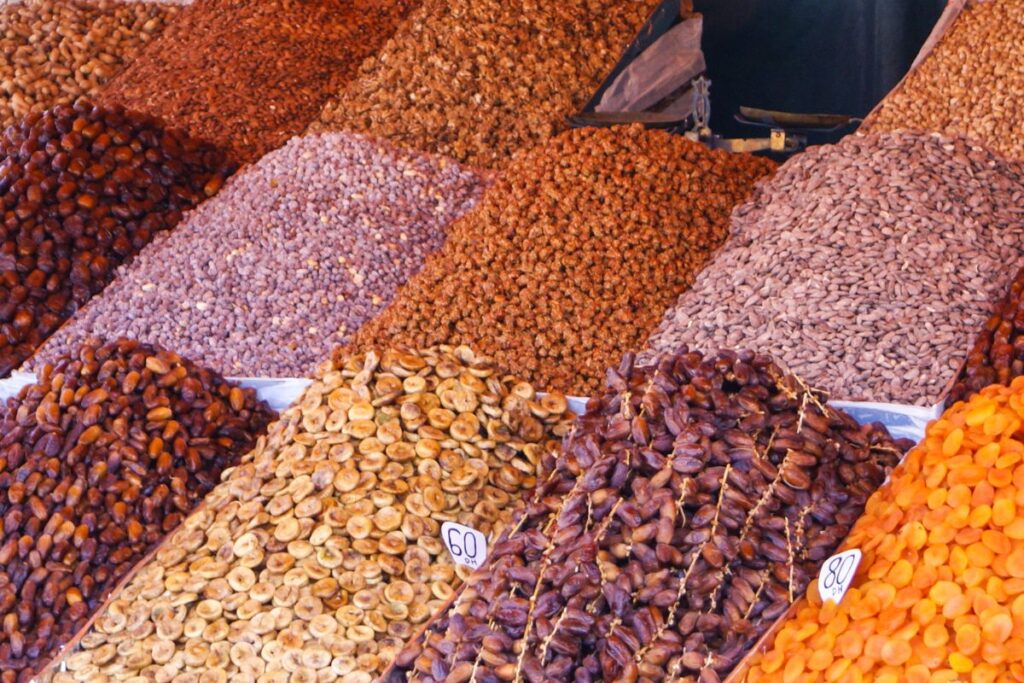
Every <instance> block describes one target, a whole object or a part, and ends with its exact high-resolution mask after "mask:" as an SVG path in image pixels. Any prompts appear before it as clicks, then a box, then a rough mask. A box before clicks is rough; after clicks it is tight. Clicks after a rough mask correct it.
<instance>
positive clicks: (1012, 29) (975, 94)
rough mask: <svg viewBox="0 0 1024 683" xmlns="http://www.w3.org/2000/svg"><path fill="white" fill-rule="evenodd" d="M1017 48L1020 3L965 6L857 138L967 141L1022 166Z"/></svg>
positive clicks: (1022, 96)
mask: <svg viewBox="0 0 1024 683" xmlns="http://www.w3.org/2000/svg"><path fill="white" fill-rule="evenodd" d="M963 5H964V3H961V6H963ZM1022 42H1024V0H999V1H998V2H988V1H978V2H967V3H966V6H965V7H963V9H962V10H961V13H960V15H959V16H958V17H957V18H956V20H955V21H954V22H953V24H952V25H951V26H950V27H949V28H948V29H947V30H946V33H945V35H943V36H942V39H941V40H940V41H939V43H938V45H936V46H935V48H934V50H932V52H931V54H929V55H928V57H927V58H926V59H925V60H924V61H922V62H921V63H920V64H919V65H918V66H917V67H916V68H915V69H914V70H913V71H912V72H911V73H910V75H908V76H907V78H906V80H905V81H904V82H903V83H902V84H900V85H899V87H897V88H896V90H894V91H893V92H892V93H891V94H889V95H888V96H887V97H886V98H885V100H883V101H882V106H881V107H879V109H878V111H876V112H875V113H874V114H873V115H872V116H870V117H869V118H868V120H867V121H865V123H864V125H863V126H862V130H863V131H865V132H872V133H877V132H884V131H893V130H919V131H939V132H942V133H943V134H945V135H949V136H957V135H965V136H967V137H969V138H972V139H973V140H974V141H976V142H979V143H981V144H982V145H984V146H985V147H987V148H989V149H991V150H993V151H995V152H998V153H999V154H1001V155H1002V156H1005V157H1007V158H1010V159H1024V137H1022V136H1021V134H1020V131H1021V127H1022V126H1024V60H1022V59H1021V58H1020V46H1021V43H1022Z"/></svg>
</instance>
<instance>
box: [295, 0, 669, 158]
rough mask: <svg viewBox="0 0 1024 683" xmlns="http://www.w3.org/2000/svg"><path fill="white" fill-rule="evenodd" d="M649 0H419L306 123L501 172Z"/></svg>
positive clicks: (613, 51) (582, 91)
mask: <svg viewBox="0 0 1024 683" xmlns="http://www.w3.org/2000/svg"><path fill="white" fill-rule="evenodd" d="M657 4H658V3H657V2H654V1H653V0H559V2H537V1H536V0H512V1H511V2H510V1H508V0H427V1H426V2H425V3H424V4H423V6H422V7H421V8H420V9H419V11H417V12H416V13H415V14H413V15H412V16H411V17H410V20H409V22H408V23H407V24H406V25H405V26H403V27H402V28H401V30H399V31H398V32H397V33H396V34H395V37H394V38H393V39H392V40H391V41H389V42H388V44H387V45H386V46H385V47H384V48H383V49H382V50H381V51H380V53H379V54H377V56H376V57H372V58H370V59H367V60H366V62H364V64H363V66H362V68H361V69H360V72H359V75H358V78H357V79H356V80H354V81H352V83H351V84H350V85H348V86H347V87H345V88H344V89H342V91H341V93H340V95H339V96H338V98H337V99H336V100H334V101H332V102H331V103H330V104H328V105H327V107H325V108H324V111H323V113H322V114H321V116H320V122H318V123H315V124H314V125H313V127H312V128H311V130H322V129H324V128H326V129H340V130H347V131H353V132H359V133H368V134H371V135H375V136H379V137H385V138H389V139H390V140H392V141H393V142H396V143H398V144H401V145H405V146H408V147H411V148H413V149H417V150H421V151H425V152H431V153H434V154H442V155H445V156H449V157H452V158H454V159H456V160H458V161H460V162H462V163H465V164H469V165H470V166H475V167H483V168H502V167H503V166H504V165H505V164H506V163H508V161H509V159H510V158H511V157H512V155H513V154H514V153H515V152H516V151H517V150H519V149H522V148H527V147H532V146H534V145H535V144H537V143H540V142H543V141H544V140H546V139H547V138H549V137H550V136H552V135H554V134H556V133H558V132H559V131H561V130H564V129H565V127H566V123H565V118H566V117H567V116H569V115H570V114H573V113H575V112H576V111H577V110H578V108H579V107H581V106H582V105H583V104H584V103H585V102H586V101H587V100H588V99H589V98H590V96H591V95H592V94H593V92H594V90H595V89H596V88H597V86H598V85H599V84H600V82H601V79H603V78H604V77H605V76H606V75H607V74H608V72H609V71H610V70H611V69H612V67H614V66H615V63H616V61H617V60H618V59H619V56H620V55H621V54H622V52H623V51H624V50H625V49H626V46H627V45H628V44H629V43H630V41H632V40H633V38H634V37H635V35H636V33H637V31H638V30H639V29H640V27H641V26H642V25H643V23H644V21H645V20H646V19H647V17H648V15H649V13H650V12H651V11H652V10H653V9H654V7H655V6H656V5H657Z"/></svg>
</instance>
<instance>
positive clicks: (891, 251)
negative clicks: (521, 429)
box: [649, 133, 1024, 405]
mask: <svg viewBox="0 0 1024 683" xmlns="http://www.w3.org/2000/svg"><path fill="white" fill-rule="evenodd" d="M1022 201H1024V164H1019V163H1016V162H1007V161H1006V160H1004V159H1002V158H1001V157H998V156H996V155H994V154H993V153H991V152H989V151H987V150H986V149H984V148H982V147H979V146H977V145H975V144H973V143H970V142H968V141H965V140H964V139H962V138H956V139H950V138H945V137H941V136H939V135H938V134H917V133H885V134H878V135H870V136H858V135H853V136H848V137H846V138H845V139H844V140H842V141H841V142H840V143H839V144H837V145H834V146H826V147H818V148H816V149H811V150H808V151H807V152H806V153H804V154H801V155H799V156H797V157H794V158H793V159H791V160H790V161H789V162H787V163H786V165H784V166H783V167H782V168H781V169H780V170H779V173H778V174H777V175H776V176H775V177H774V178H773V179H772V180H771V181H770V182H768V183H766V184H764V185H762V186H761V187H760V188H759V189H758V191H757V194H756V195H755V197H754V199H753V200H752V201H751V202H750V203H749V204H748V205H746V206H743V207H740V208H739V209H737V211H736V213H735V214H734V218H733V229H734V232H735V235H734V236H733V237H732V238H730V240H729V242H727V243H726V246H725V247H723V249H722V251H720V252H719V253H718V254H717V255H716V256H715V259H714V261H712V263H711V264H710V265H709V266H708V268H707V269H706V270H705V271H704V272H703V273H701V274H700V275H699V276H698V278H697V281H696V283H694V285H693V287H692V288H691V289H690V291H688V292H686V293H685V294H683V295H682V296H681V297H680V298H679V303H678V305H677V306H676V307H675V308H673V309H670V310H669V312H668V313H667V314H666V315H665V319H664V321H663V322H662V324H661V327H660V328H659V329H658V331H657V333H656V334H654V335H653V336H652V337H651V339H650V342H649V345H650V347H652V348H653V349H655V350H659V351H669V350H671V349H673V348H675V347H677V346H678V345H680V344H687V345H690V346H691V347H695V348H699V349H701V350H704V351H711V350H714V349H718V348H726V347H732V348H735V347H737V346H747V345H751V346H756V347H758V348H762V349H765V351H766V352H770V353H771V354H772V355H773V356H774V357H775V358H777V359H779V361H780V362H781V363H784V364H785V365H786V366H787V367H788V368H789V369H790V370H792V371H793V372H795V373H797V374H799V375H800V376H801V377H804V378H805V379H807V380H808V381H809V382H810V383H811V384H813V385H814V386H816V387H820V388H822V389H825V390H827V391H828V392H829V394H830V395H831V397H832V398H835V399H849V400H870V401H882V402H895V403H912V404H918V405H934V404H936V403H938V402H939V401H941V400H942V398H943V396H944V395H945V392H946V391H947V390H948V388H949V386H950V384H951V382H952V381H953V378H954V376H955V375H956V373H957V371H958V370H959V369H960V366H961V364H962V363H963V360H964V356H965V355H966V353H967V350H968V348H969V347H970V343H971V340H972V338H973V337H974V335H975V333H976V330H977V328H978V327H979V326H980V325H981V324H982V322H984V320H985V318H986V317H987V316H988V314H989V311H990V310H991V302H992V300H993V299H994V298H995V297H996V296H997V295H999V294H1002V293H1003V292H1005V291H1006V287H1007V286H1008V284H1009V282H1010V279H1011V278H1012V277H1013V275H1014V271H1015V270H1016V269H1017V266H1018V265H1019V262H1020V260H1021V258H1022V256H1024V241H1022V240H1024V212H1022V211H1021V208H1020V207H1021V203H1022Z"/></svg>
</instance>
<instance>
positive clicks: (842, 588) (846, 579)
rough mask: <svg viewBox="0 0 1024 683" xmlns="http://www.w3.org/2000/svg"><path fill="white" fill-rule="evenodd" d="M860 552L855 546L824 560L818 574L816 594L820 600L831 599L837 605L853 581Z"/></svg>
mask: <svg viewBox="0 0 1024 683" xmlns="http://www.w3.org/2000/svg"><path fill="white" fill-rule="evenodd" d="M861 557H862V554H861V552H860V550H857V549H856V548H855V549H853V550H847V551H845V552H841V553H838V554H836V555H833V556H832V557H830V558H828V559H827V560H825V564H823V565H822V566H821V574H819V575H818V595H820V596H821V600H822V602H824V601H825V600H831V601H832V602H834V603H836V604H837V605H838V604H839V603H840V602H842V600H843V597H844V596H845V595H846V591H848V590H849V589H850V585H851V584H852V583H853V577H854V575H856V573H857V567H858V566H860V560H861Z"/></svg>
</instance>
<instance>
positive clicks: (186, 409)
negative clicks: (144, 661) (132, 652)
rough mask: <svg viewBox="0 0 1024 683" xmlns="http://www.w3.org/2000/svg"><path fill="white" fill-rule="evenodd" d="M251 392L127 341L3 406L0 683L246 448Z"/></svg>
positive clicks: (57, 372)
mask: <svg viewBox="0 0 1024 683" xmlns="http://www.w3.org/2000/svg"><path fill="white" fill-rule="evenodd" d="M273 417H274V414H273V413H272V412H271V411H270V410H269V409H267V408H266V406H265V405H263V404H261V403H259V402H257V400H256V398H255V394H254V393H253V392H252V391H250V390H243V389H241V388H239V387H237V386H235V385H233V384H232V383H230V382H226V381H225V380H223V379H222V378H221V377H220V376H218V375H216V374H215V373H212V372H210V371H209V370H206V369H205V368H202V367H199V366H196V365H194V364H192V363H191V362H189V361H187V360H183V359H182V358H181V357H179V356H178V355H176V354H174V353H171V352H168V351H164V350H161V349H158V348H154V347H151V346H147V345H144V344H139V343H137V342H133V341H128V340H124V339H122V340H118V341H116V342H112V343H108V344H103V345H100V344H87V345H85V346H83V347H81V348H80V349H77V350H76V353H75V354H74V355H73V356H67V357H64V358H62V359H60V361H59V362H58V363H57V364H56V365H47V366H45V367H43V368H42V370H41V372H40V374H39V381H38V382H37V383H36V384H33V385H30V386H28V387H26V388H24V389H23V390H22V391H21V393H20V394H19V395H18V397H17V398H13V399H10V400H9V401H7V402H6V404H5V405H3V406H2V408H0V463H2V467H0V491H2V492H3V495H2V496H0V518H2V519H3V527H2V530H3V531H2V535H0V567H2V571H0V623H2V624H3V628H2V630H0V681H2V682H3V683H15V682H18V683H24V682H26V681H29V680H30V679H31V678H32V676H33V674H35V673H37V672H38V670H39V668H40V667H41V666H42V665H44V664H45V663H46V662H47V660H48V659H49V658H51V657H53V656H55V655H56V654H57V653H58V650H59V648H60V647H61V646H62V645H64V644H65V643H66V642H68V640H69V639H71V638H72V637H73V636H74V635H75V633H76V631H78V630H79V629H81V628H82V627H83V626H84V625H85V623H86V621H87V620H88V618H89V617H90V616H91V613H92V612H93V611H94V610H95V609H96V608H97V606H99V605H100V604H101V603H102V602H103V601H104V600H105V599H106V597H107V593H108V592H109V591H110V590H111V589H112V588H113V587H114V586H115V585H116V584H117V582H118V581H119V580H120V579H121V578H122V577H123V576H124V575H125V574H126V573H127V572H128V571H130V570H131V569H132V567H133V566H134V565H135V563H137V562H138V561H139V560H141V559H142V558H143V557H144V556H145V555H146V554H147V553H148V552H149V551H150V550H151V549H152V548H153V547H154V546H155V545H156V544H157V543H158V542H159V541H160V540H161V539H162V538H163V536H164V535H165V534H166V533H168V532H170V531H172V530H174V529H175V528H176V527H177V526H178V524H179V523H180V522H181V520H182V519H184V517H185V515H187V514H188V513H189V512H191V511H192V508H193V507H194V506H195V505H196V503H198V502H199V501H200V500H202V499H203V496H204V495H205V494H206V493H207V492H209V491H210V490H211V489H212V488H213V486H214V484H215V483H216V482H217V479H218V477H219V476H220V473H221V471H222V470H223V469H224V468H225V467H227V466H228V465H232V464H234V463H235V462H237V460H238V458H239V457H240V456H241V454H242V452H244V451H245V450H247V449H248V448H250V447H252V446H253V445H254V443H255V442H256V439H257V436H258V435H259V434H261V433H262V432H263V430H264V428H265V427H266V426H267V424H268V423H269V422H270V420H271V419H273Z"/></svg>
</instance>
